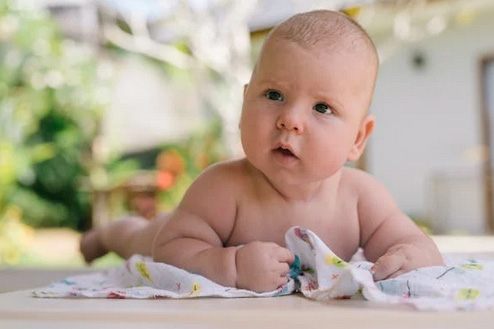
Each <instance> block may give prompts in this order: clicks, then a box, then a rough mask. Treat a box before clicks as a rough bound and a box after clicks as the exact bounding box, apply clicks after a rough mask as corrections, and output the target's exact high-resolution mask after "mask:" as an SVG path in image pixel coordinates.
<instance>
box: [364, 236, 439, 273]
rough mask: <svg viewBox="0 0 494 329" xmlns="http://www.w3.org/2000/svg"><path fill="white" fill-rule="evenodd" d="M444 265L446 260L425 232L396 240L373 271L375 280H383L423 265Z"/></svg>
mask: <svg viewBox="0 0 494 329" xmlns="http://www.w3.org/2000/svg"><path fill="white" fill-rule="evenodd" d="M364 253H365V252H364ZM442 265H444V261H443V259H442V256H441V253H440V252H439V250H438V249H437V247H436V245H435V244H434V242H433V241H432V240H431V239H430V238H429V237H428V236H426V235H425V234H417V235H411V236H406V237H404V238H402V239H399V240H397V241H395V243H393V244H392V245H391V246H390V247H389V248H388V249H387V250H386V251H385V252H384V253H383V254H382V255H381V256H380V257H378V258H377V260H375V263H374V266H373V267H372V271H373V276H374V279H375V280H383V279H388V278H393V277H396V276H399V275H401V274H404V273H407V272H409V271H412V270H415V269H418V268H421V267H428V266H442Z"/></svg>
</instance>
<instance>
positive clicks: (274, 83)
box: [259, 78, 290, 89]
mask: <svg viewBox="0 0 494 329" xmlns="http://www.w3.org/2000/svg"><path fill="white" fill-rule="evenodd" d="M286 80H287V79H283V78H277V79H272V78H264V79H262V80H260V81H259V84H260V85H261V86H267V87H270V86H271V87H278V88H281V89H289V88H290V85H289V84H288V83H286V82H285V81H286Z"/></svg>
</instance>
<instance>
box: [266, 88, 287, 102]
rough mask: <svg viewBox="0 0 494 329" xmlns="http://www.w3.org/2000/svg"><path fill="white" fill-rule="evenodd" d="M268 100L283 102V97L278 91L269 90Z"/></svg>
mask: <svg viewBox="0 0 494 329" xmlns="http://www.w3.org/2000/svg"><path fill="white" fill-rule="evenodd" d="M266 98H267V99H270V100H272V101H280V102H281V101H283V95H282V94H281V93H280V92H278V91H276V90H268V91H267V92H266Z"/></svg>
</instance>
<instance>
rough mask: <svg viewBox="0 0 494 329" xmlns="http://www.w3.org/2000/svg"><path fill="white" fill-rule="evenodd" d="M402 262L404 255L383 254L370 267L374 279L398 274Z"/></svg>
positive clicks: (382, 278) (377, 279) (403, 261)
mask: <svg viewBox="0 0 494 329" xmlns="http://www.w3.org/2000/svg"><path fill="white" fill-rule="evenodd" d="M404 263H405V257H403V256H402V255H400V254H389V255H388V254H385V255H383V256H382V257H381V258H379V259H378V260H377V261H376V262H375V263H374V266H372V268H371V271H372V273H373V278H374V281H379V280H384V279H386V278H389V277H394V276H397V275H399V272H402V271H401V270H402V268H403V265H404ZM395 274H396V275H395Z"/></svg>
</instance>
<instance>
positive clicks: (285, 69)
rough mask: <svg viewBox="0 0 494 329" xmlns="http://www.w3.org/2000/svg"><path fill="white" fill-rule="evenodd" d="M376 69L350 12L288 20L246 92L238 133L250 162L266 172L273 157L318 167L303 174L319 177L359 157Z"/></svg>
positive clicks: (368, 126) (270, 40)
mask: <svg viewBox="0 0 494 329" xmlns="http://www.w3.org/2000/svg"><path fill="white" fill-rule="evenodd" d="M377 70H378V56H377V52H376V48H375V46H374V44H373V43H372V41H371V39H370V38H369V36H368V35H367V33H366V32H365V31H364V30H363V29H362V28H361V27H360V26H359V25H358V24H357V23H355V22H354V21H353V20H351V19H350V18H348V17H346V16H345V15H343V14H340V13H337V12H333V11H328V10H319V11H313V12H308V13H302V14H298V15H295V16H293V17H291V18H289V19H288V20H286V21H284V22H282V23H281V24H280V25H278V26H277V27H275V28H274V29H273V31H271V33H270V34H269V35H268V37H267V39H266V41H265V43H264V46H263V48H262V50H261V53H260V56H259V60H258V62H257V64H256V67H255V69H254V72H253V74H252V77H251V80H250V82H249V84H248V85H246V87H245V91H244V105H243V108H242V118H241V121H240V129H241V137H242V145H243V147H244V151H245V153H246V155H247V158H248V159H249V160H250V161H251V162H252V163H253V165H254V166H256V167H258V168H259V169H260V170H261V171H263V172H265V173H266V172H267V171H269V170H270V169H269V168H264V167H266V166H268V164H267V163H264V162H265V160H266V159H264V160H263V158H265V156H270V154H271V155H273V154H274V155H275V156H276V157H277V158H276V159H277V160H280V161H281V162H280V164H282V165H286V166H287V168H288V167H292V166H295V165H301V164H302V163H303V162H312V163H315V164H314V165H310V168H309V167H308V168H306V169H307V170H305V172H304V173H303V175H305V176H313V179H314V180H316V179H322V178H324V177H327V176H331V175H332V174H333V173H335V172H336V171H337V170H338V169H340V168H341V167H342V166H343V164H344V163H345V161H355V160H357V159H358V157H359V156H360V154H361V152H362V151H363V148H364V146H365V143H366V141H367V137H368V136H369V135H370V133H371V132H372V129H373V127H374V118H372V117H371V116H369V115H367V109H368V108H369V105H370V102H371V99H372V94H373V90H374V85H375V81H376V77H377ZM264 140H266V141H268V144H269V145H262V143H263V142H264ZM266 149H268V150H269V151H266ZM305 153H307V154H305ZM304 159H306V160H309V161H304ZM275 171H276V170H275Z"/></svg>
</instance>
